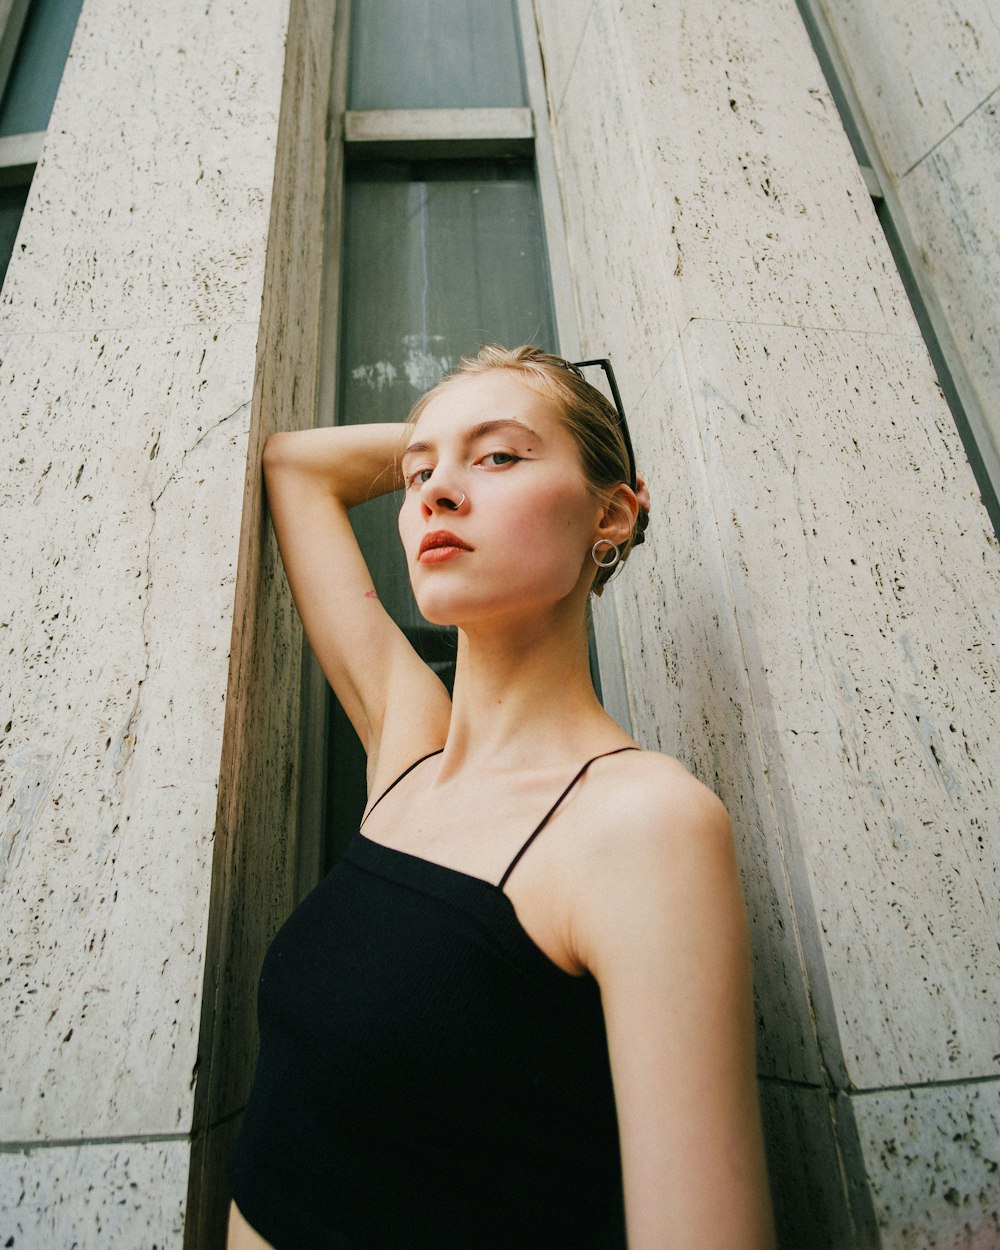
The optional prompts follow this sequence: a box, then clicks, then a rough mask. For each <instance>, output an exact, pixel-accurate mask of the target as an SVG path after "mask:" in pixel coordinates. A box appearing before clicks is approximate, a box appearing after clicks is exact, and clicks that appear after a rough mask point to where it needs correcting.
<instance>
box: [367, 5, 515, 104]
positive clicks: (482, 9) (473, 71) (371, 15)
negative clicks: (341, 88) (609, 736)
mask: <svg viewBox="0 0 1000 1250" xmlns="http://www.w3.org/2000/svg"><path fill="white" fill-rule="evenodd" d="M350 57H351V62H350V64H351V69H350V82H349V87H348V97H347V107H348V108H351V109H403V108H410V109H420V108H499V107H505V106H506V107H520V106H522V105H524V104H525V103H526V93H525V85H524V73H523V70H522V68H521V54H520V43H519V35H518V27H517V13H516V8H515V0H420V2H419V3H415V2H414V0H353V3H352V8H351V52H350Z"/></svg>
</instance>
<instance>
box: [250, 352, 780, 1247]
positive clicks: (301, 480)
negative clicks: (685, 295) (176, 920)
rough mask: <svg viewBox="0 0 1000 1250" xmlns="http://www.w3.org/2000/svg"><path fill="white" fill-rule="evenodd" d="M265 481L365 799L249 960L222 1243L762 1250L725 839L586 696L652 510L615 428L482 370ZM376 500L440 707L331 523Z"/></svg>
mask: <svg viewBox="0 0 1000 1250" xmlns="http://www.w3.org/2000/svg"><path fill="white" fill-rule="evenodd" d="M264 468H265V475H266V482H267V494H268V501H269V504H270V510H271V515H272V518H273V522H274V526H275V530H276V532H277V535H278V541H279V544H280V547H281V553H282V557H283V559H284V563H285V568H286V570H287V573H288V578H289V582H290V584H291V588H292V592H293V594H294V597H295V602H296V605H297V607H298V610H299V612H300V614H301V617H302V620H303V623H304V625H305V628H306V632H307V634H308V636H309V640H310V642H311V644H312V647H313V650H314V651H315V653H316V655H317V657H318V659H319V661H320V663H321V664H322V666H323V669H324V671H325V672H326V674H327V677H328V678H329V680H330V682H331V684H332V686H333V688H334V690H335V692H336V694H337V697H338V698H339V700H340V702H341V704H342V705H343V707H344V709H345V711H346V713H347V715H348V716H349V717H350V719H351V722H352V724H353V725H354V727H355V729H356V730H357V732H358V734H359V736H360V738H361V740H362V743H363V744H364V746H365V749H366V751H367V754H368V783H369V794H370V796H371V797H370V799H369V804H368V808H367V813H366V816H365V819H364V822H363V830H362V831H361V832H359V834H358V835H357V836H356V838H355V839H354V840H353V842H352V843H351V845H350V846H349V848H348V850H347V852H346V854H345V856H344V857H343V859H342V860H341V861H340V862H339V863H338V864H337V866H336V867H335V868H334V870H333V871H332V872H331V873H330V874H329V875H328V877H327V878H326V879H325V880H324V881H323V882H322V883H321V884H320V885H319V886H318V887H317V889H316V890H315V891H314V892H313V894H312V895H310V896H309V898H308V899H307V900H306V901H305V902H304V903H303V904H302V906H301V907H300V908H299V909H298V910H297V911H296V912H295V913H294V914H293V916H292V917H291V919H290V920H289V921H288V922H287V923H286V925H285V926H284V928H283V929H282V930H281V932H280V933H279V935H278V937H277V938H276V939H275V942H274V944H273V945H272V947H271V950H270V951H269V953H268V956H267V959H266V961H265V965H264V971H263V974H262V978H261V991H260V993H261V999H260V1014H261V1055H260V1061H259V1066H258V1072H257V1077H256V1081H255V1085H254V1091H253V1094H252V1096H251V1099H250V1103H249V1105H248V1108H247V1112H246V1115H245V1118H244V1124H243V1127H242V1129H241V1134H240V1138H239V1141H238V1143H237V1147H236V1150H235V1153H234V1157H233V1160H232V1163H231V1168H230V1174H231V1180H232V1184H233V1192H234V1195H235V1204H234V1209H233V1212H232V1218H231V1222H230V1242H229V1244H230V1247H231V1248H232V1250H247V1248H249V1247H253V1248H255V1250H260V1247H262V1246H267V1245H269V1244H273V1245H274V1246H276V1247H278V1248H279V1250H284V1248H285V1247H297V1248H299V1250H302V1248H306V1247H316V1248H319V1247H324V1248H326V1247H344V1248H345V1250H346V1248H349V1250H422V1248H426V1250H431V1248H433V1250H542V1248H543V1247H544V1248H545V1250H553V1248H557V1250H558V1248H561V1247H565V1248H566V1250H587V1248H592V1250H621V1248H622V1247H624V1246H625V1245H626V1231H625V1229H626V1226H627V1245H628V1246H629V1247H630V1250H674V1248H676V1250H681V1248H682V1247H683V1248H685V1250H713V1248H715V1247H718V1248H719V1250H767V1248H769V1247H771V1246H772V1244H773V1242H772V1236H773V1235H772V1231H771V1222H770V1210H769V1201H768V1192H767V1182H766V1176H765V1169H764V1160H763V1148H762V1142H761V1132H760V1124H759V1117H758V1109H757V1097H756V1082H755V1076H754V1059H753V1026H752V1017H751V991H750V973H749V956H748V943H747V933H746V922H745V917H744V911H743V904H742V900H741V895H740V887H739V881H738V877H737V871H736V865H735V861H734V855H733V847H732V842H731V836H730V829H729V822H728V820H727V817H726V813H725V811H724V809H723V807H722V805H721V804H720V803H719V801H718V799H717V798H716V797H715V796H714V795H713V794H711V793H710V792H709V791H708V790H706V789H705V788H704V787H703V786H702V785H701V784H700V783H699V782H698V781H696V780H695V779H694V778H693V777H692V776H691V775H690V774H689V773H688V772H687V771H686V770H685V769H684V767H683V766H682V765H681V764H679V763H678V762H677V761H676V760H673V759H669V758H667V757H665V756H662V755H658V754H656V753H653V752H647V751H642V750H640V749H638V748H637V747H636V746H635V744H634V743H633V742H632V741H631V739H630V738H629V737H628V735H627V734H626V733H625V732H624V731H623V730H622V729H621V728H620V726H618V725H617V724H616V723H615V722H614V721H613V720H612V719H611V718H610V717H609V716H608V715H607V714H606V713H605V712H604V710H603V708H602V707H601V705H600V703H599V702H598V700H597V698H596V697H595V694H594V690H593V687H592V685H591V681H590V676H589V667H588V653H587V612H588V607H587V605H588V599H589V596H590V595H591V594H592V593H595V592H596V593H599V592H600V589H601V588H602V587H603V584H604V581H605V580H606V579H607V577H608V576H610V573H611V571H612V567H613V566H614V565H616V564H617V563H619V562H620V561H621V560H622V559H624V557H625V556H627V555H628V552H629V549H630V547H631V546H632V545H633V544H634V542H635V539H636V536H637V533H638V532H640V529H641V525H643V524H644V520H645V513H646V508H647V507H648V502H649V501H648V496H647V494H646V491H645V487H644V485H643V483H642V480H641V479H638V480H637V479H636V478H635V477H634V470H632V469H631V468H630V465H629V452H628V451H627V449H626V444H625V442H624V440H623V437H622V430H621V426H620V424H619V421H618V417H617V414H616V413H615V410H614V409H613V408H612V407H611V405H609V404H608V403H607V401H605V400H604V398H603V396H601V394H600V393H599V392H598V391H597V390H595V389H594V388H593V387H591V386H590V385H589V384H588V383H587V382H586V381H584V379H583V377H582V375H581V374H580V372H579V371H578V370H576V369H575V368H574V367H572V366H569V365H568V364H567V363H566V362H565V361H563V360H560V359H559V358H558V357H553V356H549V355H546V354H544V353H542V352H541V351H539V350H538V349H536V348H530V347H523V348H518V349H517V350H515V351H507V350H504V349H501V348H484V349H483V350H482V351H481V352H480V353H479V355H478V356H477V357H476V358H474V359H472V360H467V361H464V362H463V364H462V366H461V368H460V369H459V370H458V372H457V373H455V374H453V375H450V376H449V377H447V378H445V379H444V380H443V381H442V382H441V383H439V384H438V386H436V387H435V388H434V389H433V390H432V391H430V392H429V393H428V395H426V396H424V397H423V399H422V400H421V401H420V402H419V403H418V405H417V407H416V409H415V410H414V413H413V414H412V416H411V419H410V421H409V422H408V423H407V425H406V426H404V427H400V426H398V425H389V426H382V425H375V426H348V427H341V428H335V429H321V430H312V431H307V432H305V433H297V434H279V435H276V436H275V437H274V438H272V439H271V440H270V441H269V442H268V445H267V450H266V453H265V459H264ZM630 483H631V484H630ZM399 486H402V487H403V488H404V496H403V504H402V509H401V511H400V516H399V532H400V537H401V539H402V543H403V547H404V549H405V552H406V556H407V561H408V565H409V570H410V577H411V580H412V585H413V591H414V594H415V596H416V600H417V603H418V605H419V608H420V611H421V612H422V613H423V615H424V616H425V617H426V618H427V619H428V620H429V621H432V622H436V623H440V624H455V625H457V626H458V655H457V670H456V676H455V687H454V697H453V699H449V697H448V694H447V692H446V690H445V689H444V687H443V686H442V685H441V683H440V682H439V680H438V679H437V677H436V676H435V675H434V674H433V673H432V672H431V671H430V669H428V668H427V667H426V666H425V665H424V664H423V663H422V662H421V660H420V659H419V658H418V657H417V655H416V654H415V653H414V651H413V650H412V649H411V647H410V646H409V644H408V643H407V641H406V639H405V638H404V637H403V635H402V633H401V632H400V631H399V630H398V629H397V627H396V626H395V625H394V624H393V622H392V621H391V620H390V618H389V617H388V615H387V614H386V613H385V611H384V610H383V609H382V607H381V605H380V604H379V602H378V599H377V597H376V594H375V591H374V588H373V585H372V581H371V577H370V575H369V572H368V570H367V568H366V567H365V564H364V561H363V559H362V557H361V554H360V551H359V550H358V546H357V543H356V541H355V539H354V535H353V532H352V529H351V525H350V522H349V520H348V511H349V509H350V508H351V507H352V505H354V504H358V503H361V502H362V501H364V500H366V499H368V498H370V497H371V496H372V495H373V494H377V493H382V492H385V491H390V490H394V489H397V488H398V487H399ZM640 515H641V517H642V520H641V521H640V520H639V518H640ZM637 521H638V522H639V526H638V527H637Z"/></svg>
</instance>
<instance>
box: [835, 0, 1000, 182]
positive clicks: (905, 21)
mask: <svg viewBox="0 0 1000 1250" xmlns="http://www.w3.org/2000/svg"><path fill="white" fill-rule="evenodd" d="M821 8H822V10H823V12H824V14H825V15H826V19H827V21H828V22H829V23H830V26H831V28H832V29H833V31H834V33H835V35H836V38H837V40H838V42H839V44H840V46H841V48H842V49H843V51H844V54H845V56H846V57H847V59H848V61H849V63H850V65H851V69H852V74H851V78H852V82H853V84H854V89H855V90H856V91H857V93H858V95H859V97H860V99H861V103H862V106H863V107H864V109H865V112H866V115H867V117H868V121H869V124H870V126H871V127H872V130H873V131H874V133H875V137H876V140H877V142H878V145H879V149H880V151H881V153H882V156H883V159H884V160H885V162H886V165H887V167H888V168H889V171H890V172H891V173H892V174H893V175H894V177H896V178H897V179H898V178H901V177H903V175H904V174H905V173H906V172H907V170H909V169H912V168H913V166H914V165H916V164H917V163H918V162H919V161H921V160H922V159H923V158H924V157H925V156H927V154H928V153H929V152H930V151H931V150H932V149H933V148H934V147H936V146H937V144H939V143H940V142H941V141H942V140H943V139H945V138H946V137H947V136H948V135H949V134H951V132H952V131H953V130H954V129H955V127H956V126H959V125H960V124H961V123H962V122H963V121H964V120H965V118H967V117H968V116H969V115H970V114H971V113H973V112H975V110H976V109H977V108H978V107H979V106H980V105H981V104H982V103H983V102H984V101H985V100H986V99H987V98H988V97H989V96H991V95H994V94H995V93H996V91H997V90H998V88H1000V10H998V9H997V6H996V4H995V3H994V0H957V2H956V3H951V4H941V3H940V2H939V0H882V3H879V4H871V3H869V2H868V0H821Z"/></svg>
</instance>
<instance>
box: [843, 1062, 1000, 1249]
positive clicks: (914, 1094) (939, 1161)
mask: <svg viewBox="0 0 1000 1250" xmlns="http://www.w3.org/2000/svg"><path fill="white" fill-rule="evenodd" d="M851 1103H852V1112H853V1117H854V1121H855V1123H856V1125H857V1129H858V1133H859V1136H860V1139H861V1143H862V1146H863V1149H864V1153H865V1165H866V1171H867V1176H868V1181H869V1184H870V1187H871V1195H872V1201H873V1204H874V1210H875V1218H876V1221H877V1224H878V1230H879V1250H917V1248H918V1247H919V1250H995V1247H997V1246H1000V1081H988V1082H982V1083H978V1084H977V1083H970V1084H965V1085H950V1086H943V1087H940V1086H939V1087H937V1088H930V1089H912V1090H886V1091H880V1092H878V1093H872V1094H860V1095H855V1096H854V1097H853V1098H852V1099H851Z"/></svg>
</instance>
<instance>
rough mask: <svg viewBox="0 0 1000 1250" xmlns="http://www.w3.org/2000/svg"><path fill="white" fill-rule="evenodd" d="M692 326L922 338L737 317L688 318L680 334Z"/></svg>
mask: <svg viewBox="0 0 1000 1250" xmlns="http://www.w3.org/2000/svg"><path fill="white" fill-rule="evenodd" d="M692 325H720V326H748V327H749V328H750V329H751V330H757V329H766V330H800V331H802V332H803V333H806V334H841V335H847V336H853V337H855V338H867V339H887V340H890V341H892V340H899V341H901V342H904V343H923V342H924V336H923V335H922V334H921V333H920V331H919V330H914V331H913V332H912V333H910V334H904V333H902V332H899V333H894V332H893V331H891V330H866V329H864V328H862V327H855V326H834V325H829V326H825V325H803V324H801V323H799V322H797V321H761V320H757V321H744V320H742V319H741V318H739V317H703V316H700V315H698V316H690V317H688V318H687V320H686V321H685V322H684V325H683V326H682V328H681V332H682V333H683V331H684V330H686V329H688V327H689V326H692Z"/></svg>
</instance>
